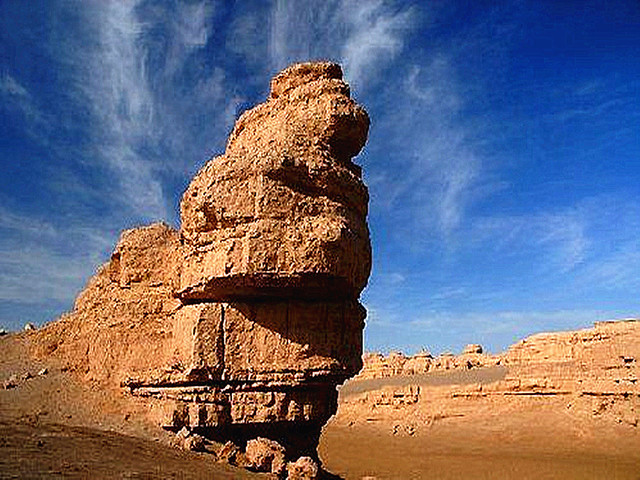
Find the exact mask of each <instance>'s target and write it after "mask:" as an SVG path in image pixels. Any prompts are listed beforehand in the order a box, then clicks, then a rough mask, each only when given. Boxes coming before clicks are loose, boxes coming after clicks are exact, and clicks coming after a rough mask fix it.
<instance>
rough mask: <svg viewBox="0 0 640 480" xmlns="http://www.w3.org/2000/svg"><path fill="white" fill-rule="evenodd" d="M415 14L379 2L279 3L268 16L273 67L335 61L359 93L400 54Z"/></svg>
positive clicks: (412, 11) (391, 3)
mask: <svg viewBox="0 0 640 480" xmlns="http://www.w3.org/2000/svg"><path fill="white" fill-rule="evenodd" d="M413 13H414V9H411V8H406V7H404V8H400V7H398V6H397V5H396V4H395V3H394V2H385V1H382V0H374V1H369V2H356V1H350V0H346V1H344V0H340V1H336V0H330V1H326V2H308V3H307V4H306V5H305V8H303V9H301V8H300V5H299V4H294V3H292V2H287V1H285V0H278V1H276V2H275V3H274V5H273V7H272V9H271V12H270V19H271V30H270V35H269V53H270V56H271V61H272V65H273V67H274V68H275V69H280V68H283V67H285V66H286V65H287V64H289V63H291V62H294V61H306V60H313V59H317V58H329V59H333V60H337V61H339V62H340V63H341V64H342V65H343V68H344V71H345V76H346V78H347V79H348V81H349V82H350V83H351V85H352V86H353V87H354V89H359V90H363V89H364V88H366V87H367V85H368V84H372V83H376V82H377V81H378V80H379V75H380V72H382V71H383V70H384V68H386V67H387V66H388V65H389V63H390V62H392V61H393V60H394V59H395V58H396V57H397V56H398V55H399V54H400V53H401V52H402V49H403V46H404V39H405V36H406V35H407V33H408V32H409V31H410V30H411V27H412V25H413V24H414V22H413V20H412V15H413ZM244 25H245V26H246V25H250V22H248V21H245V22H244Z"/></svg>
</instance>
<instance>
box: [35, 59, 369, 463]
mask: <svg viewBox="0 0 640 480" xmlns="http://www.w3.org/2000/svg"><path fill="white" fill-rule="evenodd" d="M341 77H342V72H341V70H340V67H339V66H338V65H335V64H332V63H313V64H299V65H293V66H292V67H289V68H288V69H286V70H284V71H283V72H282V73H280V74H279V75H278V76H276V77H275V78H274V79H273V81H272V84H271V94H270V96H269V98H268V100H267V101H266V102H265V103H264V104H261V105H258V106H257V107H255V108H254V109H252V110H249V111H248V112H245V113H244V114H243V115H242V116H241V118H240V119H239V120H238V122H237V123H236V126H235V128H234V130H233V132H232V134H231V136H230V138H229V141H228V145H227V149H226V152H225V154H224V155H222V156H220V157H217V158H214V159H212V160H211V161H210V162H209V163H207V164H206V165H205V166H204V168H203V169H202V170H201V171H200V172H199V173H198V174H197V175H196V177H195V178H194V179H193V181H192V182H191V184H190V185H189V187H188V188H187V190H186V192H185V193H184V196H183V198H182V203H181V220H182V225H181V228H180V231H179V232H176V231H175V230H173V229H171V228H170V227H167V226H166V225H162V224H155V225H152V226H149V227H143V228H140V229H135V230H130V231H127V232H125V233H124V234H123V235H122V237H121V240H120V242H119V244H118V246H117V247H116V249H115V251H114V253H113V255H112V257H111V260H110V262H109V263H108V264H107V265H105V266H104V267H102V269H101V270H100V271H99V272H98V274H97V275H96V276H95V277H94V278H93V279H92V280H91V281H90V282H89V285H88V286H87V288H86V290H85V291H84V292H83V293H82V294H81V295H80V296H79V298H78V300H77V302H76V305H75V307H74V311H73V312H72V313H71V314H69V315H67V316H66V317H65V318H63V319H62V321H60V322H56V323H54V324H52V325H51V326H49V327H48V328H45V329H44V330H43V331H42V332H41V333H40V335H42V337H43V338H45V339H47V341H46V342H40V343H39V345H41V347H40V353H53V352H55V353H56V354H57V355H60V356H61V357H62V358H64V359H66V361H67V363H68V365H69V367H70V368H74V369H76V370H81V371H83V372H84V373H85V374H86V375H87V377H88V378H91V379H93V380H95V381H97V382H99V383H108V384H111V385H121V386H122V388H123V389H124V391H125V392H127V393H130V394H132V395H134V396H136V397H138V398H144V399H146V401H147V402H148V403H147V404H148V410H149V412H150V415H151V416H152V418H154V419H156V421H158V422H160V423H161V424H162V425H163V426H165V427H167V428H174V429H180V428H182V427H185V426H186V427H188V428H191V429H200V430H201V431H202V432H205V433H208V434H210V435H211V436H213V437H217V438H220V439H225V438H233V439H235V440H240V441H243V440H246V439H249V438H253V437H255V436H257V435H258V434H259V435H261V436H266V437H270V438H273V439H276V440H278V441H279V442H281V443H282V444H283V445H284V446H285V447H286V448H287V449H288V451H289V452H290V454H292V455H293V454H303V453H304V454H311V455H313V456H315V447H316V445H317V438H318V435H319V432H320V428H321V427H322V425H323V424H324V423H325V422H326V420H327V419H328V418H329V417H330V416H331V415H332V414H333V413H334V412H335V409H336V402H337V393H336V385H338V384H339V383H342V382H343V381H344V380H345V379H346V378H348V377H350V376H352V375H354V374H355V373H357V371H358V370H359V369H360V367H361V365H362V363H361V354H362V329H363V327H364V318H365V310H364V308H363V307H362V306H361V305H360V303H359V302H358V297H359V295H360V292H361V291H362V289H363V288H364V286H365V285H366V282H367V278H368V276H369V272H370V268H371V247H370V242H369V234H368V229H367V224H366V216H367V204H368V193H367V189H366V187H365V185H364V184H363V182H362V179H361V172H360V168H359V167H358V166H356V165H355V164H354V163H352V161H351V158H352V157H353V156H354V155H356V154H357V153H358V152H359V151H360V149H361V148H362V147H363V145H364V143H365V141H366V137H367V131H368V126H369V120H368V117H367V114H366V113H365V111H364V110H363V109H362V108H361V107H359V106H358V105H356V104H355V102H354V101H353V100H352V99H351V98H350V97H349V87H348V86H347V84H346V83H344V82H343V81H342V79H341ZM42 345H44V347H43V346H42Z"/></svg>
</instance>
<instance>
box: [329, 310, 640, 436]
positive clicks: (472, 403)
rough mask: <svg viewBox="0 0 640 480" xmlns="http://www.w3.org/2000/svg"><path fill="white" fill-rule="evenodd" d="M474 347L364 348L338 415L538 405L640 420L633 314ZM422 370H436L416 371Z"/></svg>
mask: <svg viewBox="0 0 640 480" xmlns="http://www.w3.org/2000/svg"><path fill="white" fill-rule="evenodd" d="M478 347H479V346H478V345H472V346H468V347H467V348H465V351H464V352H463V353H462V354H461V355H441V356H438V357H432V356H431V355H429V354H427V353H422V354H418V355H415V356H412V357H406V356H404V355H402V354H400V353H392V354H390V355H389V356H387V357H384V356H382V355H379V354H367V355H365V357H364V364H365V365H364V368H363V369H362V371H361V372H360V374H359V375H358V376H357V377H356V378H355V379H354V380H353V381H352V382H350V383H349V384H348V386H346V387H345V389H344V390H343V391H342V392H343V393H342V395H343V402H342V404H341V407H340V412H339V414H338V421H339V422H343V423H349V422H354V421H362V419H371V418H374V419H375V420H380V421H382V420H389V419H393V421H398V422H401V423H402V422H407V421H409V420H410V421H411V422H413V423H411V422H410V423H411V425H417V424H419V422H418V423H416V422H415V418H421V419H422V420H424V421H425V422H428V421H429V418H432V417H433V416H434V415H436V416H438V415H439V416H442V415H445V416H447V415H448V416H455V415H478V414H479V413H481V412H484V413H487V414H490V415H498V416H499V415H507V414H508V415H511V414H512V413H513V412H514V411H520V410H522V411H528V410H529V409H534V408H535V409H538V408H542V409H546V410H545V411H546V412H547V413H548V412H551V413H557V414H559V415H560V416H567V415H570V416H571V417H574V418H575V419H577V421H578V422H587V423H588V424H590V422H591V421H603V422H604V424H616V425H621V426H623V427H625V428H632V429H636V428H637V427H638V426H639V425H640V380H639V379H638V375H639V373H640V371H639V363H638V362H639V360H638V359H640V320H623V321H611V322H598V323H596V324H595V325H594V327H593V328H588V329H584V330H578V331H571V332H554V333H540V334H536V335H532V336H530V337H528V338H526V339H524V340H522V341H520V342H518V343H516V344H515V345H513V346H512V347H510V348H509V349H508V350H507V351H506V352H504V353H502V354H498V355H489V354H484V353H479V351H480V350H481V349H480V348H478ZM482 367H487V368H482ZM425 373H429V374H431V373H435V375H419V374H425ZM438 379H440V381H438ZM447 382H448V383H447ZM350 392H365V393H360V394H359V395H354V394H350ZM347 394H348V395H347ZM416 415H417V417H416ZM430 416H431V417H430ZM414 417H415V418H414Z"/></svg>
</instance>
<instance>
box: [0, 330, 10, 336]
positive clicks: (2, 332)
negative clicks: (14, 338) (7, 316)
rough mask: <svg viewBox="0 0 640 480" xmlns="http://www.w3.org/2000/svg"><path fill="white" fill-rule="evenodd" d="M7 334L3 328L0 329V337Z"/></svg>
mask: <svg viewBox="0 0 640 480" xmlns="http://www.w3.org/2000/svg"><path fill="white" fill-rule="evenodd" d="M8 334H9V332H7V331H6V330H5V329H4V328H0V337H4V336H5V335H8Z"/></svg>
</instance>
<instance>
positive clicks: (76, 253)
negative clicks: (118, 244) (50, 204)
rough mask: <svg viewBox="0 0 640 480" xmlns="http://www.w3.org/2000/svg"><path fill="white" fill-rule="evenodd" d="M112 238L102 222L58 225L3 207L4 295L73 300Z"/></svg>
mask: <svg viewBox="0 0 640 480" xmlns="http://www.w3.org/2000/svg"><path fill="white" fill-rule="evenodd" d="M113 241H114V238H111V237H109V236H108V235H105V233H104V232H103V231H102V230H101V229H100V228H98V227H88V226H83V225H81V224H75V223H74V224H73V225H64V226H61V225H55V224H53V223H52V222H51V221H48V220H44V219H42V218H39V217H37V216H34V215H32V214H21V213H16V212H10V211H8V210H7V209H6V208H0V300H5V301H11V302H17V303H22V304H29V303H46V302H47V301H59V302H65V303H68V305H69V306H71V302H72V300H73V298H74V297H75V295H76V293H77V291H78V290H79V289H80V287H82V285H83V284H84V282H86V280H87V278H88V277H89V275H90V274H91V273H92V271H93V269H94V268H95V266H96V265H97V264H99V263H101V262H102V261H104V260H105V259H106V258H107V256H108V252H109V251H110V250H111V249H112V248H113Z"/></svg>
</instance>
